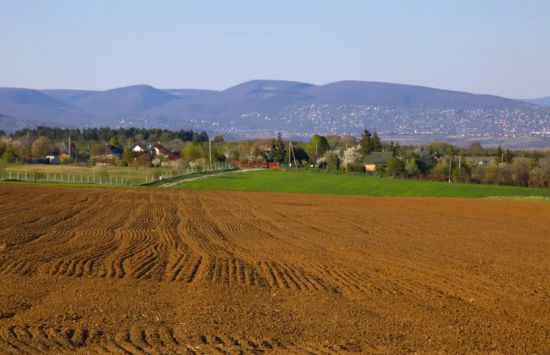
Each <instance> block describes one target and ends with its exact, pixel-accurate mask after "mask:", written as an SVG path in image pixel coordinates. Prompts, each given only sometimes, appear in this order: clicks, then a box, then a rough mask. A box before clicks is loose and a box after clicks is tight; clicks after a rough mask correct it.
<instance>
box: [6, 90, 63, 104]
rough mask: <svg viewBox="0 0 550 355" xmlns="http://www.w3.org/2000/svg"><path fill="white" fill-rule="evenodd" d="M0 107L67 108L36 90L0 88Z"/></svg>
mask: <svg viewBox="0 0 550 355" xmlns="http://www.w3.org/2000/svg"><path fill="white" fill-rule="evenodd" d="M0 105H40V106H42V107H53V108H63V107H66V106H67V104H65V103H63V102H61V101H58V100H56V99H54V98H53V97H51V96H48V95H46V94H44V93H42V92H40V91H38V90H32V89H21V88H0Z"/></svg>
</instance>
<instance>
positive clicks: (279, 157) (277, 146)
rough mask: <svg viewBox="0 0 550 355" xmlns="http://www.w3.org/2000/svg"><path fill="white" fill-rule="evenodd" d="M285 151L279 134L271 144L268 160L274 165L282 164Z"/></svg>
mask: <svg viewBox="0 0 550 355" xmlns="http://www.w3.org/2000/svg"><path fill="white" fill-rule="evenodd" d="M285 154H286V149H285V145H284V143H283V140H282V138H281V133H279V134H277V139H273V141H272V142H271V152H270V153H269V158H270V159H271V161H273V162H275V163H282V162H284V160H285Z"/></svg>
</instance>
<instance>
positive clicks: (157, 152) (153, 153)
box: [147, 143, 170, 158]
mask: <svg viewBox="0 0 550 355" xmlns="http://www.w3.org/2000/svg"><path fill="white" fill-rule="evenodd" d="M147 155H149V156H150V157H152V158H153V157H161V156H168V155H170V151H169V150H168V149H166V148H164V146H163V145H161V144H160V143H157V144H153V145H152V146H151V147H149V150H148V151H147Z"/></svg>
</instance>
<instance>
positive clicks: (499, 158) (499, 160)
mask: <svg viewBox="0 0 550 355" xmlns="http://www.w3.org/2000/svg"><path fill="white" fill-rule="evenodd" d="M503 155H504V152H503V151H502V148H501V147H500V145H499V146H498V148H497V152H496V156H495V164H500V163H503V160H504V159H503Z"/></svg>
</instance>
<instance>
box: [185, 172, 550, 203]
mask: <svg viewBox="0 0 550 355" xmlns="http://www.w3.org/2000/svg"><path fill="white" fill-rule="evenodd" d="M177 188H185V189H217V190H240V191H269V192H299V193H308V194H327V195H362V196H417V197H470V198H487V197H494V196H513V197H527V196H550V189H533V188H525V187H511V186H492V185H490V186H489V185H466V184H449V183H445V182H429V181H415V180H393V179H389V178H378V177H370V176H352V175H330V174H315V173H294V172H282V171H267V170H262V171H257V172H247V173H242V174H230V175H225V176H219V177H213V178H210V179H204V180H200V181H196V182H190V183H187V184H182V185H178V186H177Z"/></svg>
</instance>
